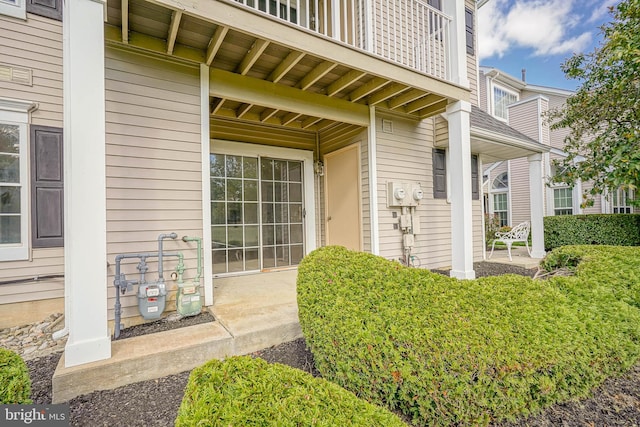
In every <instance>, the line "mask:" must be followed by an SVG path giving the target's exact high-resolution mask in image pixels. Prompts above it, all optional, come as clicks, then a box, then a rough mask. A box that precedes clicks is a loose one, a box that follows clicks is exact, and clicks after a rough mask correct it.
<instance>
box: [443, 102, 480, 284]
mask: <svg viewBox="0 0 640 427" xmlns="http://www.w3.org/2000/svg"><path fill="white" fill-rule="evenodd" d="M470 113H471V104H470V103H468V102H466V101H458V102H456V103H454V104H449V105H448V106H447V119H448V121H449V159H450V162H449V165H450V166H451V167H450V171H449V174H448V175H449V177H450V178H451V181H450V182H451V187H450V188H451V189H450V191H449V193H450V199H451V273H450V275H451V277H456V278H458V279H475V277H476V273H475V271H474V270H473V206H472V203H471V129H470V123H469V116H470Z"/></svg>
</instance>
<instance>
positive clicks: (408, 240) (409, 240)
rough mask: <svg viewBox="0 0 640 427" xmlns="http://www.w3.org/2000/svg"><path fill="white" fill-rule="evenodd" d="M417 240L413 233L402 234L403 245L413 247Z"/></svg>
mask: <svg viewBox="0 0 640 427" xmlns="http://www.w3.org/2000/svg"><path fill="white" fill-rule="evenodd" d="M415 243H416V240H415V237H414V236H413V234H403V235H402V245H403V246H404V247H405V248H411V247H413V245H415Z"/></svg>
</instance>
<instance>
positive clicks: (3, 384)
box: [0, 348, 32, 405]
mask: <svg viewBox="0 0 640 427" xmlns="http://www.w3.org/2000/svg"><path fill="white" fill-rule="evenodd" d="M30 395H31V379H30V378H29V370H28V369H27V365H26V364H25V363H24V360H22V358H21V357H20V356H19V355H17V354H16V353H15V352H13V351H11V350H8V349H6V348H0V404H2V405H9V404H22V403H27V404H28V403H32V401H31V399H30V398H29V396H30Z"/></svg>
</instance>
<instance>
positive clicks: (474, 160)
mask: <svg viewBox="0 0 640 427" xmlns="http://www.w3.org/2000/svg"><path fill="white" fill-rule="evenodd" d="M471 198H472V199H473V200H480V181H479V180H478V156H477V155H475V154H472V155H471Z"/></svg>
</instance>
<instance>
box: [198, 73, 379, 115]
mask: <svg viewBox="0 0 640 427" xmlns="http://www.w3.org/2000/svg"><path fill="white" fill-rule="evenodd" d="M209 78H210V79H211V80H212V81H215V82H217V83H216V84H215V85H211V86H210V88H209V90H210V95H211V96H214V97H217V98H224V99H230V100H234V101H239V102H251V103H252V104H254V105H260V106H263V107H266V108H274V109H278V110H284V111H291V112H296V113H300V114H303V115H306V116H314V117H323V118H325V119H329V120H337V121H341V122H345V123H351V124H355V125H358V126H368V125H369V107H367V106H366V105H363V104H357V103H353V102H349V101H345V100H343V99H338V98H329V97H328V96H324V95H320V94H317V93H311V92H307V91H303V90H300V89H296V88H292V87H288V86H283V85H280V84H277V83H272V82H268V81H265V80H262V79H257V78H254V77H249V76H241V75H239V74H236V73H232V72H229V71H224V70H221V69H218V68H211V69H210V70H209Z"/></svg>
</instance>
